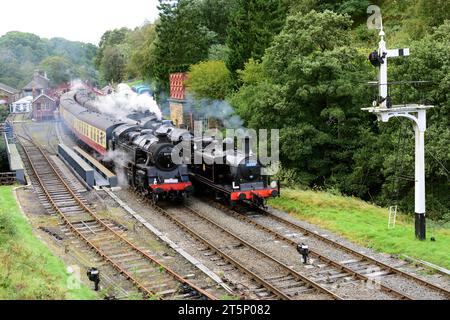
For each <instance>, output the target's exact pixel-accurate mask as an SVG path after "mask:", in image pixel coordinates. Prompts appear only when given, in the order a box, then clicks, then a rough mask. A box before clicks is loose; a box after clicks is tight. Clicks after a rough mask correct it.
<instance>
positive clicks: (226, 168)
mask: <svg viewBox="0 0 450 320" xmlns="http://www.w3.org/2000/svg"><path fill="white" fill-rule="evenodd" d="M218 143H219V142H218V141H217V140H216V139H214V137H202V138H194V139H193V140H192V144H193V149H194V153H193V156H192V158H193V159H192V161H191V163H193V164H192V165H190V167H189V173H190V175H191V178H192V179H191V180H192V181H193V182H194V187H195V190H196V191H200V190H201V191H203V192H209V193H212V194H213V195H214V197H215V198H216V200H220V201H222V202H225V203H226V204H227V205H230V206H234V205H236V204H238V203H241V202H247V203H251V204H252V205H254V206H257V207H265V204H266V200H267V199H268V198H271V197H277V196H279V194H280V187H279V183H278V182H277V181H271V182H270V183H269V176H267V175H263V174H262V169H263V165H262V164H261V163H260V161H259V160H258V159H257V158H256V157H255V156H254V154H252V152H251V150H250V138H249V137H246V138H245V139H244V150H238V149H237V146H236V143H235V141H234V140H233V139H229V138H227V139H225V140H223V146H220V145H218ZM218 147H221V148H218ZM211 150H214V151H211ZM195 158H197V159H202V161H201V163H198V164H196V161H195Z"/></svg>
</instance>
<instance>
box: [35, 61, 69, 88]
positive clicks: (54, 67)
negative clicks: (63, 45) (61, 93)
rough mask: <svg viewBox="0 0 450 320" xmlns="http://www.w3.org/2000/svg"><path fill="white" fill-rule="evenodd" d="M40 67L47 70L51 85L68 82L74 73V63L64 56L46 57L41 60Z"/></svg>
mask: <svg viewBox="0 0 450 320" xmlns="http://www.w3.org/2000/svg"><path fill="white" fill-rule="evenodd" d="M40 67H41V68H42V69H43V70H45V71H46V72H47V75H48V77H49V79H50V81H51V84H52V85H58V84H60V83H62V82H68V81H70V80H71V79H72V78H73V77H74V76H75V75H76V72H75V70H74V65H73V64H72V63H71V62H70V61H69V60H68V59H67V58H64V57H59V56H51V57H48V58H46V59H44V60H43V61H42V62H41V64H40Z"/></svg>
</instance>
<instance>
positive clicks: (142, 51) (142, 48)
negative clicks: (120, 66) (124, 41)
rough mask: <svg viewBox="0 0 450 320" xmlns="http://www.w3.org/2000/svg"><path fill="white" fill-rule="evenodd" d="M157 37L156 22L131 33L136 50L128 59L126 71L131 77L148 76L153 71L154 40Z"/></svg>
mask: <svg viewBox="0 0 450 320" xmlns="http://www.w3.org/2000/svg"><path fill="white" fill-rule="evenodd" d="M155 39H156V29H155V25H154V24H148V25H145V26H144V27H142V28H140V29H137V30H135V31H134V32H133V33H132V34H131V43H132V46H133V48H134V50H133V51H132V53H131V56H130V58H129V60H128V64H127V67H126V73H127V76H128V77H129V78H133V77H140V78H146V77H147V76H148V75H149V74H150V73H151V61H152V56H153V42H154V41H155Z"/></svg>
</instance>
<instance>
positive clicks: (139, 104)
mask: <svg viewBox="0 0 450 320" xmlns="http://www.w3.org/2000/svg"><path fill="white" fill-rule="evenodd" d="M94 104H95V106H96V108H97V109H98V111H99V112H101V113H105V114H108V115H110V116H112V117H115V118H117V119H124V118H126V117H127V116H128V115H129V114H131V113H134V112H145V111H150V112H151V113H153V114H154V115H155V116H156V117H157V118H158V119H159V120H161V119H162V113H161V110H160V109H159V107H158V104H157V103H156V101H155V99H153V97H152V96H150V95H149V94H141V95H138V94H137V93H136V92H134V91H132V90H131V89H130V87H129V86H128V85H126V84H123V83H121V84H119V85H118V87H117V92H115V93H112V94H110V95H107V96H103V97H98V98H97V100H96V101H95V102H94Z"/></svg>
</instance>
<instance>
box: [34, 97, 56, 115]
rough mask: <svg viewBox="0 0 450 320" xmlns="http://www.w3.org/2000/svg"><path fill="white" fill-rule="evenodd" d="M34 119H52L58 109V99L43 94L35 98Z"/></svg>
mask: <svg viewBox="0 0 450 320" xmlns="http://www.w3.org/2000/svg"><path fill="white" fill-rule="evenodd" d="M32 106H33V119H34V120H37V121H41V120H52V119H54V118H55V111H56V109H57V105H56V100H55V99H53V98H51V97H49V96H47V95H46V94H41V95H39V96H38V97H36V98H35V99H34V100H33V103H32Z"/></svg>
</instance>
